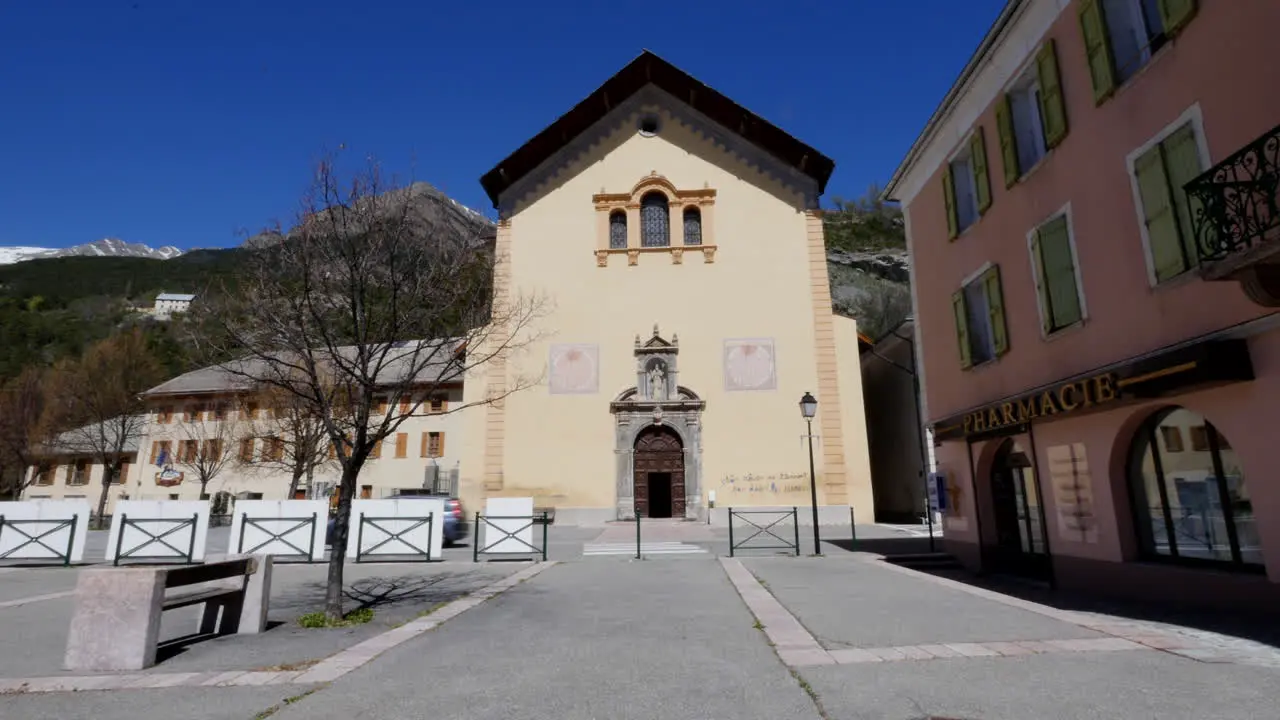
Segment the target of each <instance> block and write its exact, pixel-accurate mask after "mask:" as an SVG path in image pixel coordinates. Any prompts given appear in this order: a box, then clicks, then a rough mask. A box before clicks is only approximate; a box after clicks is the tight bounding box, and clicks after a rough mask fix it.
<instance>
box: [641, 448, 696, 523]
mask: <svg viewBox="0 0 1280 720" xmlns="http://www.w3.org/2000/svg"><path fill="white" fill-rule="evenodd" d="M635 450H636V451H635V481H636V486H635V492H636V513H637V514H639V515H640V517H645V518H672V517H675V518H682V517H684V516H685V488H684V443H682V442H681V441H680V436H679V435H677V434H676V433H675V431H673V430H672V429H670V428H667V427H663V426H661V425H656V426H651V427H649V428H646V429H645V430H644V431H642V432H641V433H640V436H639V437H637V438H636V448H635Z"/></svg>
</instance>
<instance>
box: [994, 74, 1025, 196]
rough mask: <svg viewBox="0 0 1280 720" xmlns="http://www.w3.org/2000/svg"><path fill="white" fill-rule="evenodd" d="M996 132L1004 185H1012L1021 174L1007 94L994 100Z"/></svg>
mask: <svg viewBox="0 0 1280 720" xmlns="http://www.w3.org/2000/svg"><path fill="white" fill-rule="evenodd" d="M996 134H997V135H998V136H999V137H1000V161H1001V165H1002V166H1003V167H1004V186H1005V187H1013V184H1014V183H1016V182H1018V178H1019V177H1020V176H1021V175H1022V171H1021V170H1020V169H1019V168H1018V145H1017V141H1016V140H1015V139H1014V135H1013V113H1012V111H1011V110H1010V109H1009V96H1008V95H1002V96H1000V99H999V100H997V101H996Z"/></svg>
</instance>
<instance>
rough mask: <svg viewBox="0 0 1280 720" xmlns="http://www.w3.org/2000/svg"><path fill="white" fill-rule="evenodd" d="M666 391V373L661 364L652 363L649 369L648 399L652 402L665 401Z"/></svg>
mask: <svg viewBox="0 0 1280 720" xmlns="http://www.w3.org/2000/svg"><path fill="white" fill-rule="evenodd" d="M666 390H667V372H666V368H665V367H664V366H663V365H662V363H654V364H653V366H652V367H650V368H649V397H650V398H652V399H654V400H665V399H666V396H667V395H666Z"/></svg>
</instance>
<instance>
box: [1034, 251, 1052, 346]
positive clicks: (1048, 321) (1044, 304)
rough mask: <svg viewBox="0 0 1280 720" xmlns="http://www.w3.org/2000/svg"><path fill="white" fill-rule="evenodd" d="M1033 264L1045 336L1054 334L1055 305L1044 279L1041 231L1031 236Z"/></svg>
mask: <svg viewBox="0 0 1280 720" xmlns="http://www.w3.org/2000/svg"><path fill="white" fill-rule="evenodd" d="M1031 264H1032V266H1033V267H1034V268H1035V273H1036V293H1038V294H1039V295H1040V309H1041V312H1040V321H1041V325H1042V327H1043V328H1044V334H1045V335H1048V334H1049V333H1051V332H1053V303H1052V302H1051V301H1050V299H1049V292H1048V288H1049V285H1048V283H1046V282H1045V279H1044V253H1043V251H1042V249H1041V246H1040V229H1039V228H1037V229H1036V230H1035V231H1034V232H1033V233H1032V235H1031Z"/></svg>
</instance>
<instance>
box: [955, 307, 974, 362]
mask: <svg viewBox="0 0 1280 720" xmlns="http://www.w3.org/2000/svg"><path fill="white" fill-rule="evenodd" d="M951 310H952V312H954V313H955V318H956V342H957V343H958V344H959V347H960V369H961V370H968V369H969V368H971V367H973V356H972V354H971V353H970V352H969V315H968V311H967V310H966V309H965V305H964V290H960V291H959V292H956V293H955V294H953V295H952V296H951Z"/></svg>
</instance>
